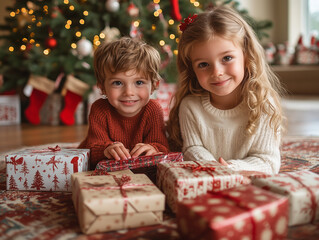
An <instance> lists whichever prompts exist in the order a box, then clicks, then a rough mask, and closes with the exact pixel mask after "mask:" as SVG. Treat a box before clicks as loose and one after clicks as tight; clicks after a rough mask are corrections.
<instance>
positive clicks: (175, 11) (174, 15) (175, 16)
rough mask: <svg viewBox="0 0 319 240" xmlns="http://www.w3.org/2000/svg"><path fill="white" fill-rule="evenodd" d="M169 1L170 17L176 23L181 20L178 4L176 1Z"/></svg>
mask: <svg viewBox="0 0 319 240" xmlns="http://www.w3.org/2000/svg"><path fill="white" fill-rule="evenodd" d="M170 1H171V6H172V10H171V17H172V18H173V19H174V20H176V21H181V20H182V15H181V12H180V11H179V3H178V0H170Z"/></svg>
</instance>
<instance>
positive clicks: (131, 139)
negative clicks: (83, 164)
mask: <svg viewBox="0 0 319 240" xmlns="http://www.w3.org/2000/svg"><path fill="white" fill-rule="evenodd" d="M113 142H121V143H123V144H124V146H125V147H126V148H127V149H129V151H131V150H132V149H133V147H134V146H135V145H136V144H137V143H147V144H150V145H152V146H153V147H154V148H155V149H157V150H158V151H159V152H163V153H167V152H168V151H169V150H168V149H169V147H168V142H167V138H166V135H165V127H164V118H163V110H162V108H161V106H160V105H159V104H158V103H157V102H156V101H155V100H150V101H149V102H148V104H147V105H146V106H145V107H143V108H142V110H141V111H140V112H139V113H138V114H137V115H136V116H134V117H123V116H121V115H120V114H119V113H118V112H117V111H116V109H115V108H114V107H113V106H112V105H111V104H110V103H109V102H108V100H107V99H99V100H97V101H95V102H94V103H93V104H92V107H91V110H90V116H89V130H88V134H87V137H86V138H85V140H84V141H83V142H82V143H81V144H80V145H79V147H78V148H89V149H90V150H91V153H90V169H91V170H93V169H94V168H95V166H96V164H97V163H98V162H99V161H100V160H103V159H106V157H105V156H104V150H105V148H106V147H107V146H108V145H110V144H112V143H113Z"/></svg>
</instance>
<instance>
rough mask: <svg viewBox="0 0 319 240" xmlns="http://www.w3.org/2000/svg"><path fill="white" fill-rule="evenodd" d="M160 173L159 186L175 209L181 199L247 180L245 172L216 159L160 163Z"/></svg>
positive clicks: (236, 184)
mask: <svg viewBox="0 0 319 240" xmlns="http://www.w3.org/2000/svg"><path fill="white" fill-rule="evenodd" d="M156 177H157V178H156V183H157V186H158V187H159V188H160V189H161V190H162V191H163V192H164V193H165V195H166V202H167V204H168V206H169V207H170V208H171V210H172V211H173V212H175V211H176V203H177V202H178V201H182V200H184V199H192V198H195V197H197V196H200V195H202V194H205V193H207V191H221V190H223V189H228V188H232V187H236V186H240V185H242V184H243V183H244V177H243V176H242V175H240V174H239V173H237V172H235V171H233V170H231V169H229V168H228V167H227V166H222V165H220V164H219V163H217V162H212V161H185V162H178V163H159V164H158V165H157V176H156Z"/></svg>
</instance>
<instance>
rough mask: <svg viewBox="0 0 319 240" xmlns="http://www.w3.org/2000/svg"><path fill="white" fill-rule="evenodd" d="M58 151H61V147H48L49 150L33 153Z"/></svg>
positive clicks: (34, 151)
mask: <svg viewBox="0 0 319 240" xmlns="http://www.w3.org/2000/svg"><path fill="white" fill-rule="evenodd" d="M58 151H61V148H60V147H59V145H56V146H55V147H48V149H42V150H33V151H32V153H42V152H58Z"/></svg>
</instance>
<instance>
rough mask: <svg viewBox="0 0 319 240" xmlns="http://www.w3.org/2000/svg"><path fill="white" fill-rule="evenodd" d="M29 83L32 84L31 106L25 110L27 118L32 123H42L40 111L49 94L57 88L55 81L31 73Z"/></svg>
mask: <svg viewBox="0 0 319 240" xmlns="http://www.w3.org/2000/svg"><path fill="white" fill-rule="evenodd" d="M28 85H30V86H32V87H33V89H32V93H31V96H30V103H29V106H28V107H27V108H26V110H25V111H24V115H25V117H26V119H27V120H28V121H29V122H30V123H32V124H35V125H37V124H39V123H40V116H39V112H40V109H41V107H42V105H43V103H44V101H45V99H46V98H47V96H48V95H49V94H51V93H52V92H53V91H54V89H55V84H54V82H53V81H51V80H49V79H48V78H46V77H42V76H35V75H31V76H30V78H29V81H28Z"/></svg>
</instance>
